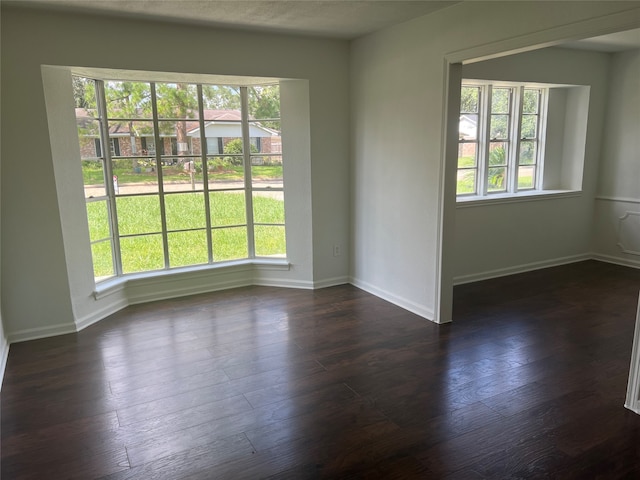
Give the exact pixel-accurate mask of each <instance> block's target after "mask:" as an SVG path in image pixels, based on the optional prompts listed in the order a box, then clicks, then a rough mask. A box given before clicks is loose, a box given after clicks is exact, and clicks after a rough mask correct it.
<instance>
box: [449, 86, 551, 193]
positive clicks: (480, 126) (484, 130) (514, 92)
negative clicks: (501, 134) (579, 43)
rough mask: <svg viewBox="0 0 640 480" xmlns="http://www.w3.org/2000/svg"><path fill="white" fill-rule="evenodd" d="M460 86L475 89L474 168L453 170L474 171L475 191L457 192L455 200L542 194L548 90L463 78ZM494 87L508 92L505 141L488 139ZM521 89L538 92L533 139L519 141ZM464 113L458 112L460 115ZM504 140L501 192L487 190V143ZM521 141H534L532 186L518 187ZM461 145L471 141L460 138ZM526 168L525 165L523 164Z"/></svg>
mask: <svg viewBox="0 0 640 480" xmlns="http://www.w3.org/2000/svg"><path fill="white" fill-rule="evenodd" d="M462 87H473V88H478V89H479V96H478V112H477V115H478V122H477V131H476V140H475V143H476V145H477V147H476V156H477V158H476V165H475V167H473V168H471V167H462V168H457V172H459V171H460V170H473V169H475V170H476V181H475V191H474V192H469V193H457V192H456V197H457V199H458V201H465V200H481V199H489V198H496V197H502V198H504V197H511V196H518V195H519V194H526V195H530V194H535V193H541V192H542V191H543V185H542V184H543V175H544V153H545V145H544V143H545V142H544V139H545V137H546V124H547V110H548V98H549V94H548V91H549V89H548V87H547V86H543V85H540V84H531V83H514V82H497V81H480V80H470V79H463V80H462ZM494 88H506V89H509V90H510V101H509V111H508V113H507V114H508V115H509V126H508V136H507V138H505V139H492V138H490V125H491V123H490V122H491V114H492V112H491V106H490V105H491V101H490V99H491V98H492V92H493V89H494ZM525 90H537V91H539V92H540V96H539V100H538V112H537V116H538V119H537V127H536V136H535V137H534V138H532V139H529V138H527V139H525V138H521V126H522V118H523V116H524V115H523V112H522V106H523V98H524V92H525ZM463 114H466V113H462V112H461V115H463ZM500 140H504V141H505V142H506V143H508V149H507V152H508V153H507V158H506V172H507V175H506V178H505V186H504V189H501V190H495V191H491V190H490V188H489V169H490V165H489V156H490V144H491V142H492V141H494V142H498V141H500ZM523 141H527V142H529V141H534V142H535V146H536V151H535V156H534V162H533V164H532V166H533V168H534V172H535V173H534V181H533V186H532V187H524V188H523V187H518V167H519V166H520V165H519V156H520V146H521V142H523ZM463 143H474V142H473V141H471V140H463V139H460V140H459V142H458V145H460V144H463ZM525 166H528V165H525Z"/></svg>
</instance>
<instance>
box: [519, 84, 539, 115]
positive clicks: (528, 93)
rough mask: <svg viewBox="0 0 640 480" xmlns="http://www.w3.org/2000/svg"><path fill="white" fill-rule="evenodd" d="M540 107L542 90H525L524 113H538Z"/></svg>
mask: <svg viewBox="0 0 640 480" xmlns="http://www.w3.org/2000/svg"><path fill="white" fill-rule="evenodd" d="M539 105H540V90H530V89H527V88H525V89H524V96H523V104H522V113H525V114H526V113H538V112H539Z"/></svg>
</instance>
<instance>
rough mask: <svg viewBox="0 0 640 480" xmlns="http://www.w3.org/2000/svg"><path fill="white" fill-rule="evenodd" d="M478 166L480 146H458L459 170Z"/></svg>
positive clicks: (467, 144) (474, 144)
mask: <svg viewBox="0 0 640 480" xmlns="http://www.w3.org/2000/svg"><path fill="white" fill-rule="evenodd" d="M477 164H478V144H476V143H460V144H458V168H469V167H475V166H476V165H477Z"/></svg>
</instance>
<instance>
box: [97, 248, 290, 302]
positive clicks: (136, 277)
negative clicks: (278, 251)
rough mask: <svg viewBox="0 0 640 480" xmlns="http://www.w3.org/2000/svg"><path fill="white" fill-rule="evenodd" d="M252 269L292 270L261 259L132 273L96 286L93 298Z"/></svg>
mask: <svg viewBox="0 0 640 480" xmlns="http://www.w3.org/2000/svg"><path fill="white" fill-rule="evenodd" d="M251 269H257V270H282V271H286V270H290V269H291V264H290V263H289V261H288V260H287V259H286V258H273V259H270V258H260V259H254V260H235V261H230V262H224V263H218V264H216V265H199V266H195V267H182V268H173V269H171V270H158V271H155V272H143V273H132V274H129V275H125V276H122V277H115V278H110V279H108V280H104V281H102V282H100V283H98V284H97V285H96V288H95V290H94V292H93V297H94V298H95V299H96V300H100V299H102V298H105V297H108V296H110V295H113V294H115V293H118V292H121V291H123V290H124V289H125V288H126V286H127V284H129V283H132V282H136V281H140V280H151V281H153V280H156V279H157V280H161V281H162V280H163V281H167V280H170V279H171V277H177V276H180V275H190V276H206V275H210V274H211V273H212V272H214V271H218V272H220V273H222V272H224V271H229V270H232V271H246V270H251Z"/></svg>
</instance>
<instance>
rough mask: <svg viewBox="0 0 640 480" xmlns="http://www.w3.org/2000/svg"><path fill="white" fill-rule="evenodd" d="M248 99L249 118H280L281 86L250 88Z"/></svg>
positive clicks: (256, 86) (253, 86)
mask: <svg viewBox="0 0 640 480" xmlns="http://www.w3.org/2000/svg"><path fill="white" fill-rule="evenodd" d="M247 97H248V104H249V118H251V119H256V120H262V119H272V118H273V119H277V118H280V88H279V85H252V86H249V87H248V89H247Z"/></svg>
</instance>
